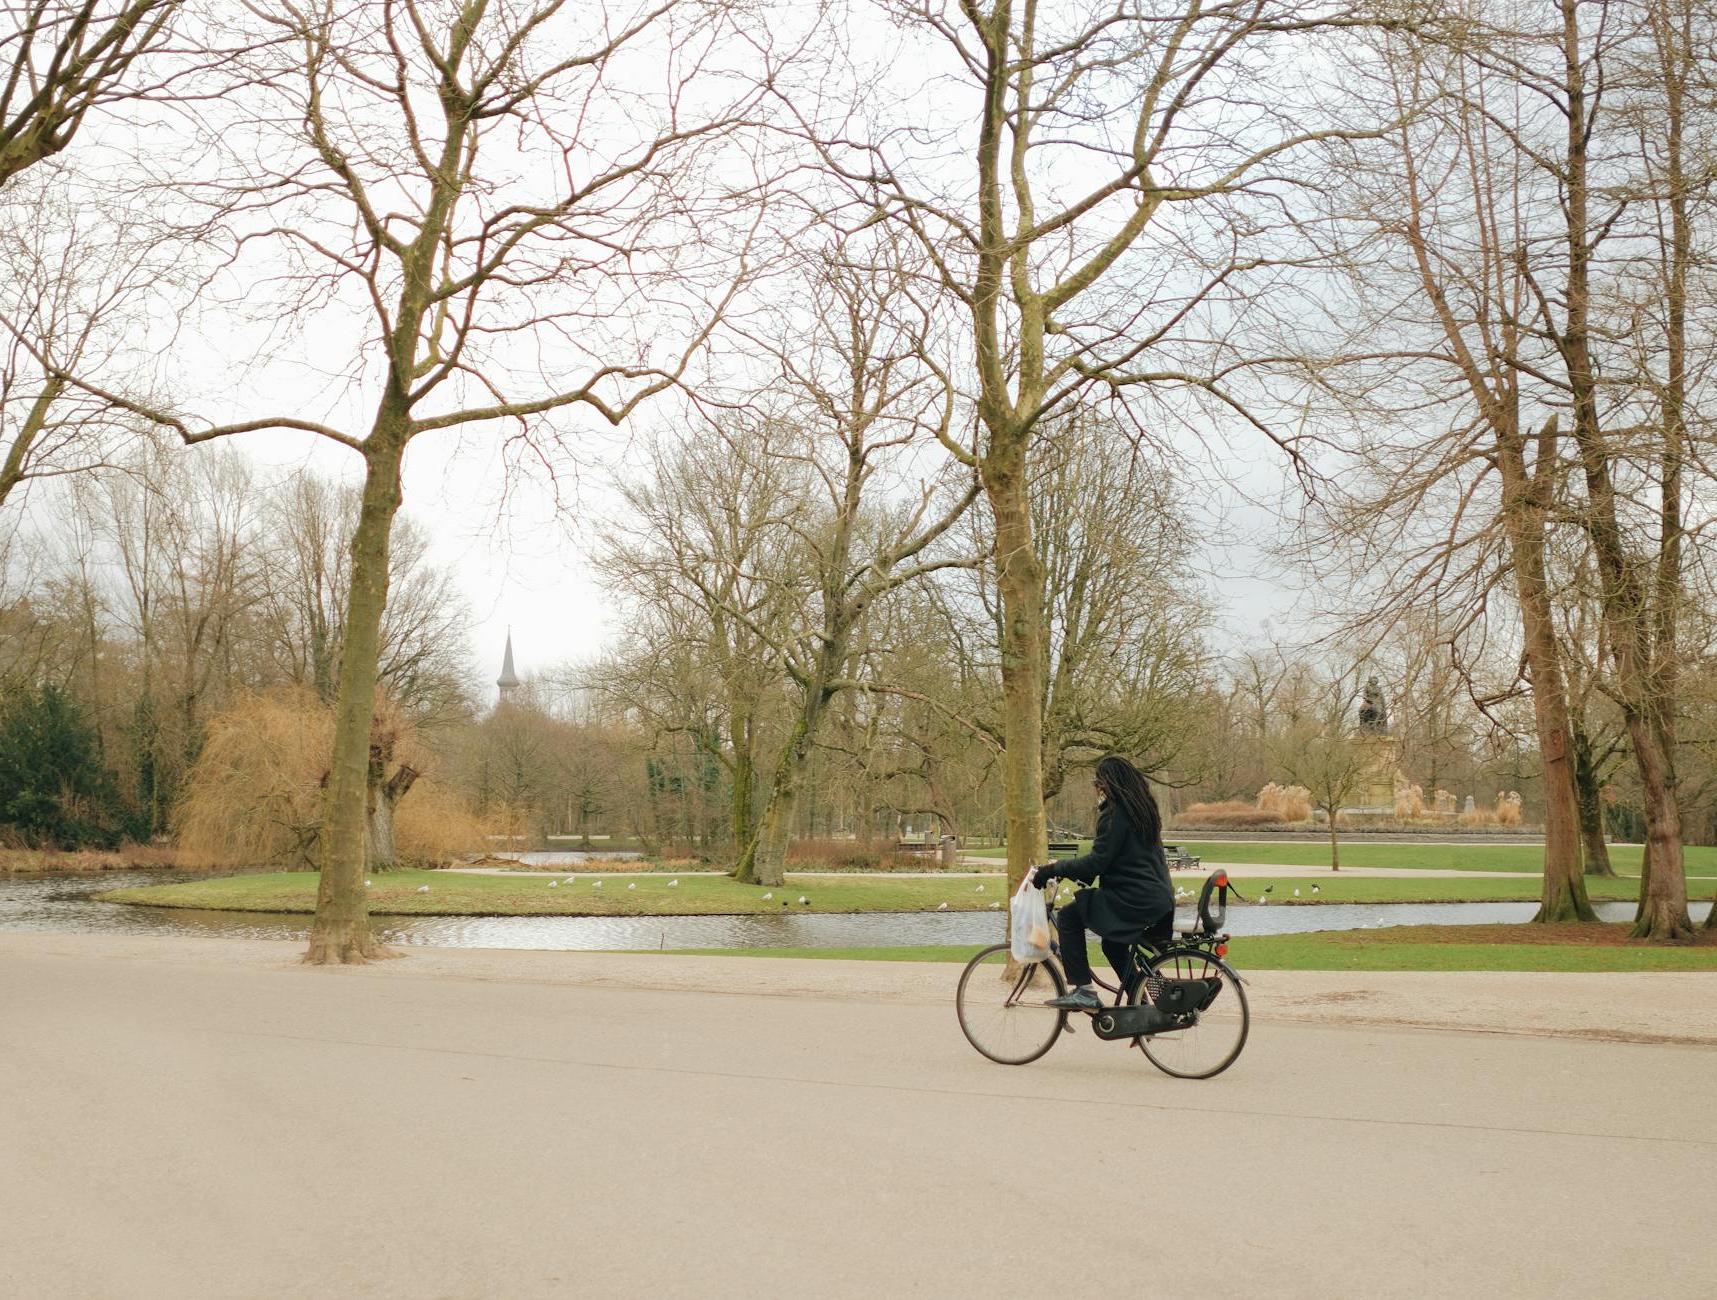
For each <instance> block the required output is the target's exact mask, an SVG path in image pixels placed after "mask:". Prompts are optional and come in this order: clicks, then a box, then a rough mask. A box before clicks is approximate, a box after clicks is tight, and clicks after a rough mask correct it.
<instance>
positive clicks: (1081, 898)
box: [1055, 889, 1174, 988]
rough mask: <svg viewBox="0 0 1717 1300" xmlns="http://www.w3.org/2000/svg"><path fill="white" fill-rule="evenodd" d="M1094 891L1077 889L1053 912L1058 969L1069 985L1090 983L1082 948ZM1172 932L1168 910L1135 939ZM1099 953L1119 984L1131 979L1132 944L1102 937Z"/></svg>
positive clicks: (1088, 967) (1084, 952)
mask: <svg viewBox="0 0 1717 1300" xmlns="http://www.w3.org/2000/svg"><path fill="white" fill-rule="evenodd" d="M1093 892H1094V891H1092V890H1089V889H1081V890H1080V891H1079V892H1078V893H1077V894H1075V895H1074V896H1073V901H1072V902H1071V903H1069V904H1068V905H1067V906H1066V907H1063V908H1059V909H1057V911H1056V913H1055V929H1056V932H1057V933H1058V934H1059V935H1060V936H1061V969H1062V971H1063V972H1064V973H1065V974H1066V975H1067V982H1068V983H1069V984H1089V983H1090V982H1091V958H1090V956H1089V955H1088V954H1087V953H1086V951H1085V928H1086V924H1087V922H1086V917H1087V915H1088V913H1089V910H1090V907H1091V896H1092V893H1093ZM1173 933H1174V913H1173V912H1170V913H1169V914H1168V915H1166V916H1164V917H1163V918H1162V919H1161V920H1159V921H1158V922H1157V923H1156V924H1155V925H1152V926H1149V927H1147V928H1146V929H1144V930H1141V931H1140V932H1139V936H1138V940H1134V941H1133V942H1138V941H1139V940H1143V939H1166V938H1168V937H1169V936H1170V935H1172V934H1173ZM1103 955H1104V956H1105V957H1107V958H1108V959H1109V965H1110V966H1111V967H1113V968H1114V971H1115V974H1116V975H1118V976H1120V978H1121V987H1122V988H1126V987H1127V985H1128V983H1129V982H1130V981H1131V980H1132V978H1133V944H1132V943H1118V942H1116V941H1115V940H1114V939H1105V940H1103Z"/></svg>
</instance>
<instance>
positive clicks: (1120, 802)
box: [1097, 754, 1163, 844]
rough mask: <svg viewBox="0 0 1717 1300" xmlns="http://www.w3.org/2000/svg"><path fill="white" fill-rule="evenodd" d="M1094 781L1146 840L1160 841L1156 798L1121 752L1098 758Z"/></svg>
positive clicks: (1142, 777)
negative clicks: (1095, 780) (1095, 779)
mask: <svg viewBox="0 0 1717 1300" xmlns="http://www.w3.org/2000/svg"><path fill="white" fill-rule="evenodd" d="M1097 784H1098V785H1100V786H1102V787H1103V793H1104V795H1105V796H1106V797H1107V798H1108V799H1109V800H1110V801H1111V802H1112V803H1114V804H1116V805H1117V806H1119V807H1120V809H1121V811H1122V812H1124V813H1126V814H1127V820H1128V821H1129V822H1131V823H1132V824H1133V829H1134V830H1136V831H1138V833H1139V835H1140V836H1141V837H1142V838H1143V839H1144V841H1145V843H1146V844H1160V843H1162V838H1163V819H1162V814H1161V813H1159V812H1158V811H1157V801H1156V798H1155V796H1153V795H1152V794H1151V787H1150V785H1149V784H1148V783H1147V782H1146V781H1145V774H1144V773H1143V772H1141V771H1139V769H1138V768H1136V767H1134V766H1133V765H1132V764H1131V763H1129V762H1128V761H1127V760H1126V759H1124V758H1122V757H1121V756H1120V755H1118V754H1111V755H1109V756H1108V757H1107V758H1104V759H1100V760H1098V763H1097Z"/></svg>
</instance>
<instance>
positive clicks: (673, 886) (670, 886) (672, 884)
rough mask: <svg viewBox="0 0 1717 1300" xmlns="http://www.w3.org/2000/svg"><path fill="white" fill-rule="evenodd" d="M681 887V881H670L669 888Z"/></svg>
mask: <svg viewBox="0 0 1717 1300" xmlns="http://www.w3.org/2000/svg"><path fill="white" fill-rule="evenodd" d="M679 887H680V882H679V881H678V880H670V881H669V882H668V888H669V889H678V888H679Z"/></svg>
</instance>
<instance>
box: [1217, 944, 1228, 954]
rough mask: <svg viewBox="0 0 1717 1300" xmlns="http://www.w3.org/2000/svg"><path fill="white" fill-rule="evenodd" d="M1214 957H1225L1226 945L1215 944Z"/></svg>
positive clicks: (1226, 952)
mask: <svg viewBox="0 0 1717 1300" xmlns="http://www.w3.org/2000/svg"><path fill="white" fill-rule="evenodd" d="M1216 955H1217V956H1218V957H1226V956H1227V955H1228V945H1227V944H1225V943H1219V944H1217V945H1216Z"/></svg>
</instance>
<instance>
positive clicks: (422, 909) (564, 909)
mask: <svg viewBox="0 0 1717 1300" xmlns="http://www.w3.org/2000/svg"><path fill="white" fill-rule="evenodd" d="M370 879H371V881H372V884H371V886H370V911H371V912H372V913H375V914H378V915H398V916H447V915H466V916H735V915H744V914H748V913H759V912H780V911H783V910H786V909H791V910H794V911H799V912H926V911H930V912H933V911H937V910H939V909H940V907H941V905H942V904H944V903H946V904H947V906H948V910H949V911H982V910H997V909H994V908H992V907H991V904H992V903H998V902H1001V901H1002V900H1003V895H1002V889H1003V885H1002V881H1001V878H1000V877H996V878H994V879H990V880H985V881H976V880H972V879H970V878H965V879H956V880H938V879H934V878H931V879H902V878H900V877H898V876H887V875H881V876H856V875H817V874H812V873H801V872H789V873H788V876H787V884H786V885H784V886H780V887H777V888H775V889H772V890H770V889H761V888H758V887H757V886H755V885H741V884H739V883H737V882H736V881H733V880H731V879H729V878H728V877H726V876H710V875H701V876H694V875H683V876H673V875H670V874H668V873H666V872H653V873H648V874H644V873H628V874H619V873H615V872H603V873H602V874H601V875H600V876H599V877H597V878H594V879H593V878H592V877H590V876H579V877H577V878H575V879H574V880H573V882H572V883H571V884H567V883H564V881H565V880H566V879H567V878H566V877H563V876H556V877H553V879H555V880H557V881H561V882H563V883H559V884H557V885H555V886H553V887H550V885H549V883H548V881H549V879H550V877H545V876H521V875H517V874H507V875H497V876H488V875H466V874H463V873H455V872H447V871H390V872H388V873H386V874H383V875H375V876H372V877H371V878H370ZM596 879H600V881H601V887H600V888H598V887H597V884H596ZM676 880H677V881H678V882H679V883H678V884H673V883H671V882H673V881H676ZM980 884H982V885H983V889H982V890H980V889H979V888H978V886H979V885H980ZM423 886H428V889H429V892H428V893H419V892H418V890H419V889H420V888H422V887H423ZM98 897H99V898H100V899H102V900H103V901H107V902H115V903H136V904H145V905H148V906H152V907H196V908H216V909H221V910H226V911H241V912H314V911H315V910H316V877H315V876H314V875H312V874H310V873H307V872H283V873H275V874H272V875H261V876H229V877H225V878H221V879H216V880H196V881H187V882H182V883H178V884H171V885H151V886H148V887H146V888H141V889H115V890H109V891H107V892H106V893H103V894H101V895H99V896H98ZM800 898H805V899H806V900H808V901H807V902H806V903H803V904H802V903H800V902H799V899H800Z"/></svg>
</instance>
